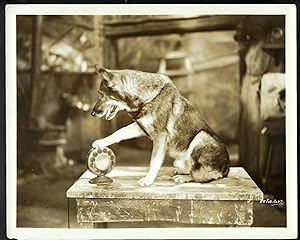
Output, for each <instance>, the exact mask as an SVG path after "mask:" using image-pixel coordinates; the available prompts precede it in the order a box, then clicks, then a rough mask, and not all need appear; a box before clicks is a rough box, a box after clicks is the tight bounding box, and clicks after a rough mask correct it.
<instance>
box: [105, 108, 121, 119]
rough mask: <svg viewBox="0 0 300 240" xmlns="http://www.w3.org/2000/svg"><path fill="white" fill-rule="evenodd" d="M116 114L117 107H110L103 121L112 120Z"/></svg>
mask: <svg viewBox="0 0 300 240" xmlns="http://www.w3.org/2000/svg"><path fill="white" fill-rule="evenodd" d="M117 112H118V107H117V106H116V105H111V106H110V108H109V110H108V111H107V113H106V115H105V119H106V120H111V119H113V118H114V117H115V116H116V114H117Z"/></svg>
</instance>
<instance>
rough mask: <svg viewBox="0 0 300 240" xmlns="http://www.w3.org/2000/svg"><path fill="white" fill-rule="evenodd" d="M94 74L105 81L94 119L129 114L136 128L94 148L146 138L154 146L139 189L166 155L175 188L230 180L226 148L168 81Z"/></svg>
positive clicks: (147, 75) (140, 75)
mask: <svg viewBox="0 0 300 240" xmlns="http://www.w3.org/2000/svg"><path fill="white" fill-rule="evenodd" d="M96 71H97V72H98V74H99V75H100V76H101V77H102V81H101V83H100V88H99V90H98V93H99V98H98V101H97V102H96V104H95V106H94V108H93V110H92V112H91V114H92V116H94V117H99V118H101V117H104V116H105V119H106V120H111V119H113V118H114V117H115V116H116V114H117V113H118V112H119V111H126V112H127V114H128V115H129V116H130V117H131V119H132V120H133V123H131V124H129V125H128V126H126V127H123V128H121V129H119V130H117V131H116V132H114V133H113V134H111V135H110V136H107V137H105V138H103V139H99V140H96V141H94V142H93V147H99V148H101V147H106V146H109V145H112V144H114V143H118V142H120V141H123V140H126V139H132V138H137V137H142V136H148V137H149V138H150V139H151V140H152V141H153V150H152V155H151V161H150V168H149V171H148V173H147V175H146V176H145V177H143V178H142V179H140V180H139V181H138V183H139V185H141V186H148V185H151V184H152V183H153V182H154V180H155V178H156V176H157V174H158V172H159V169H160V167H161V166H162V163H163V160H164V157H165V154H166V152H167V151H168V153H169V155H170V156H171V157H173V158H174V159H175V161H174V165H175V167H176V170H175V172H176V174H175V176H174V177H173V178H174V180H175V181H176V182H179V183H185V182H192V181H194V182H201V183H202V182H209V181H212V180H215V179H219V178H223V177H226V176H227V174H228V172H229V155H228V152H227V150H226V148H225V145H224V143H223V142H222V141H221V140H220V138H219V137H218V136H217V135H216V133H215V132H214V131H213V130H212V129H211V128H210V127H209V126H208V125H207V123H206V122H205V121H204V120H203V119H202V118H201V116H200V114H199V113H198V112H197V110H196V109H195V108H194V107H193V106H192V105H191V103H190V102H189V101H188V100H187V99H185V98H184V97H183V96H182V95H181V94H180V93H179V91H178V89H177V88H176V87H175V85H174V84H173V82H172V80H171V79H170V78H169V77H167V76H165V75H162V74H157V73H148V72H142V71H136V70H110V69H105V68H101V67H99V66H98V65H96Z"/></svg>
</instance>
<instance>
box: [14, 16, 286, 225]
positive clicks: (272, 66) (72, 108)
mask: <svg viewBox="0 0 300 240" xmlns="http://www.w3.org/2000/svg"><path fill="white" fill-rule="evenodd" d="M284 26H285V21H284V17H282V16H238V15H231V16H221V15H217V16H211V15H207V16H188V17H187V16H184V17H183V16H175V15H172V16H159V15H153V16H152V15H130V16H126V15H122V16H111V15H106V16H86V15H85V16H62V15H60V16H53V15H51V16H17V102H18V108H17V131H18V136H17V144H18V147H17V154H18V163H17V164H18V168H17V171H18V192H17V193H18V226H20V227H66V226H67V225H66V224H67V223H66V218H67V214H66V211H67V206H66V198H65V191H66V189H67V188H68V187H69V186H70V185H71V184H72V183H73V182H74V181H75V180H76V179H77V178H78V177H79V176H80V175H81V174H82V173H83V172H84V171H85V170H86V169H87V168H86V155H87V153H88V151H89V149H90V148H91V144H92V142H93V141H94V140H95V139H98V138H101V137H104V136H107V135H108V134H110V133H112V132H114V131H115V130H116V129H118V128H120V127H122V126H125V125H127V124H128V123H129V122H130V119H129V117H127V115H126V114H125V113H121V114H119V115H118V116H117V118H116V119H114V120H113V121H110V122H108V121H105V120H99V119H97V118H94V117H92V116H91V115H90V111H91V108H92V107H93V104H94V103H95V102H96V100H97V89H98V87H99V80H100V78H99V77H98V76H97V74H96V73H95V69H94V65H95V64H96V63H97V64H99V65H101V66H104V67H107V68H111V69H136V70H142V71H149V72H160V73H163V74H166V75H168V76H170V77H171V78H172V79H173V81H174V83H175V85H176V86H177V87H178V89H179V91H180V92H181V93H182V94H183V95H184V96H185V97H186V98H187V99H189V100H190V101H191V102H192V103H193V105H194V106H195V107H196V108H197V110H198V111H199V112H200V113H201V114H202V116H203V118H204V119H205V120H206V121H207V123H208V124H209V125H210V126H211V127H212V128H213V129H214V130H215V131H216V132H217V133H218V134H219V136H220V137H221V138H222V139H223V140H224V142H225V143H226V145H227V147H228V150H229V153H230V158H231V166H242V167H244V168H245V169H246V171H247V172H248V173H249V175H250V176H251V177H252V179H253V180H254V181H255V182H256V184H257V185H258V186H259V187H260V188H261V189H262V190H263V192H264V193H265V197H266V198H275V199H283V200H285V161H286V159H285V74H284V72H285V68H284V67H285V59H284V56H285V42H284V39H285V35H284V34H285V29H284ZM151 147H152V143H151V142H150V141H149V140H148V139H147V138H142V139H134V140H130V141H124V142H121V143H119V144H118V145H117V146H113V147H112V148H113V149H114V151H115V153H116V156H117V165H122V166H127V165H128V166H129V165H143V166H147V165H148V164H149V160H150V154H151ZM165 165H166V166H172V160H171V159H170V158H168V157H167V159H166V162H165ZM256 207H257V208H258V209H259V210H258V211H255V212H257V214H258V215H257V217H255V219H254V225H255V226H285V224H286V222H285V208H284V206H283V207H282V206H281V208H276V207H270V206H269V205H262V204H260V205H257V206H256ZM74 224H75V225H76V223H74Z"/></svg>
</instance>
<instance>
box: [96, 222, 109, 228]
mask: <svg viewBox="0 0 300 240" xmlns="http://www.w3.org/2000/svg"><path fill="white" fill-rule="evenodd" d="M94 228H108V223H107V222H97V223H94Z"/></svg>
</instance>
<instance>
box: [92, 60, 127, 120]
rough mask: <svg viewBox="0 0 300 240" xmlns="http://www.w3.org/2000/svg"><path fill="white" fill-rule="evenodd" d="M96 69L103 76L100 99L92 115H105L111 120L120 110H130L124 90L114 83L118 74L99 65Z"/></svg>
mask: <svg viewBox="0 0 300 240" xmlns="http://www.w3.org/2000/svg"><path fill="white" fill-rule="evenodd" d="M96 70H97V72H98V73H99V74H100V75H101V76H102V81H101V84H100V88H99V90H98V100H97V102H96V104H95V106H94V108H93V110H92V112H91V115H92V116H94V117H99V118H101V117H103V116H105V119H106V120H111V119H113V118H114V117H115V116H116V115H117V113H118V112H119V111H122V110H127V111H128V110H129V107H128V106H127V104H126V103H125V102H124V101H123V96H122V92H120V91H119V90H118V87H117V86H118V85H117V84H113V81H114V80H115V81H116V79H115V78H117V76H116V74H114V73H112V72H111V71H110V70H108V69H104V68H100V67H98V66H97V65H96Z"/></svg>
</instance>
